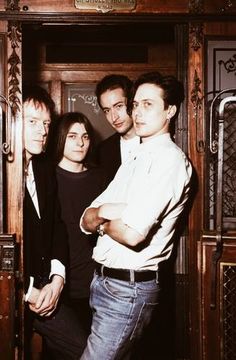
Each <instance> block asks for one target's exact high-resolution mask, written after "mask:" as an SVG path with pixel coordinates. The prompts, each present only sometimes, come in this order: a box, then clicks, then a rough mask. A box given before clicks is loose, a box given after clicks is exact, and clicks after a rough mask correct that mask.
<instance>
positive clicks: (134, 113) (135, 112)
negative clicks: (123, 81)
mask: <svg viewBox="0 0 236 360" xmlns="http://www.w3.org/2000/svg"><path fill="white" fill-rule="evenodd" d="M140 114H141V111H140V106H138V105H136V106H135V108H133V111H132V116H133V118H136V117H138V116H140Z"/></svg>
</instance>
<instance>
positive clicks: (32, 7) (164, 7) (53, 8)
mask: <svg viewBox="0 0 236 360" xmlns="http://www.w3.org/2000/svg"><path fill="white" fill-rule="evenodd" d="M93 2H97V3H98V4H99V2H101V3H102V1H99V0H97V1H96V0H95V1H92V0H90V3H93ZM114 3H115V1H114ZM188 3H189V2H188V0H175V2H173V1H171V0H158V1H157V0H136V8H135V10H133V11H132V12H139V13H142V12H149V13H160V12H164V13H165V12H166V13H173V12H174V13H178V12H179V13H181V12H187V11H188ZM19 6H20V7H21V9H22V7H23V6H24V7H28V10H23V11H24V12H25V13H29V12H51V13H58V12H64V13H66V12H75V13H78V14H79V13H81V10H79V9H77V8H76V7H75V5H74V0H64V1H63V3H62V2H61V1H57V0H51V1H48V0H28V1H24V2H22V1H20V4H19ZM25 9H26V8H25ZM0 10H5V6H4V1H3V0H1V2H0ZM88 12H90V13H96V12H97V11H96V10H95V11H94V10H92V11H88ZM113 12H116V11H113ZM118 12H119V13H122V12H123V13H125V12H130V11H127V10H126V11H120V10H119V11H118Z"/></svg>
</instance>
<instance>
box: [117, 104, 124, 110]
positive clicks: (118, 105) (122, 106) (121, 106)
mask: <svg viewBox="0 0 236 360" xmlns="http://www.w3.org/2000/svg"><path fill="white" fill-rule="evenodd" d="M124 107H125V104H124V103H119V104H117V105H116V109H117V110H121V109H123V108H124Z"/></svg>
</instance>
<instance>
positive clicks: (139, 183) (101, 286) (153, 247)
mask: <svg viewBox="0 0 236 360" xmlns="http://www.w3.org/2000/svg"><path fill="white" fill-rule="evenodd" d="M183 98H184V94H183V87H182V84H180V83H179V82H178V81H177V80H176V79H175V78H174V77H170V76H162V75H161V74H160V73H158V72H154V73H147V74H144V75H142V76H140V77H139V78H138V79H137V81H136V82H135V83H134V98H133V102H132V104H133V110H132V115H133V120H134V127H135V131H136V134H137V135H138V136H140V137H141V139H142V143H141V144H140V145H139V147H138V149H137V151H136V152H135V154H134V155H133V157H132V159H130V160H128V161H127V162H126V163H124V164H122V165H121V166H120V168H119V170H118V172H117V174H116V176H115V178H114V180H113V181H112V182H111V184H110V185H109V186H108V188H107V189H106V190H105V191H104V192H103V193H102V194H101V195H100V196H99V197H98V198H97V199H95V200H94V201H93V202H92V204H91V205H90V207H89V208H88V209H87V210H86V211H85V213H84V215H83V217H82V219H81V226H82V228H83V229H84V231H86V232H96V231H97V232H98V233H99V238H98V242H97V245H96V247H95V248H94V252H93V258H94V259H95V261H96V263H97V270H96V274H95V275H94V279H93V282H92V287H91V305H92V307H93V310H94V312H93V322H92V331H91V335H90V336H89V339H88V343H87V347H86V349H85V351H84V353H83V355H82V357H81V359H82V360H91V359H94V360H95V359H100V358H101V359H103V360H108V359H109V360H110V359H116V360H117V359H123V358H124V356H127V355H128V354H129V352H130V350H131V345H133V343H134V341H136V340H137V339H138V338H140V336H141V335H142V333H143V329H144V328H145V327H146V326H147V324H148V323H149V322H150V319H151V316H152V313H153V310H154V308H155V307H156V305H157V304H158V297H159V291H160V289H159V284H158V268H159V263H160V262H162V261H164V260H166V259H168V258H169V257H170V254H171V250H172V248H173V236H174V232H175V228H176V223H177V221H178V219H179V217H180V214H181V212H182V210H183V208H184V204H185V203H186V201H187V198H188V194H189V189H190V178H191V174H192V168H191V165H190V163H189V161H188V160H187V158H186V156H185V155H184V153H183V152H182V151H181V149H180V148H178V147H177V145H176V144H175V143H174V142H173V141H172V140H171V138H170V134H169V123H170V121H171V118H173V117H174V116H175V115H176V113H177V111H178V109H179V106H180V104H181V102H182V101H183Z"/></svg>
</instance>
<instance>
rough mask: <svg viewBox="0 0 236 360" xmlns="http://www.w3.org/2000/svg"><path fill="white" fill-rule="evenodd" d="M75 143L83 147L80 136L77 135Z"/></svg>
mask: <svg viewBox="0 0 236 360" xmlns="http://www.w3.org/2000/svg"><path fill="white" fill-rule="evenodd" d="M77 144H78V145H79V146H80V147H83V146H84V141H83V139H82V138H80V137H78V138H77Z"/></svg>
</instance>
